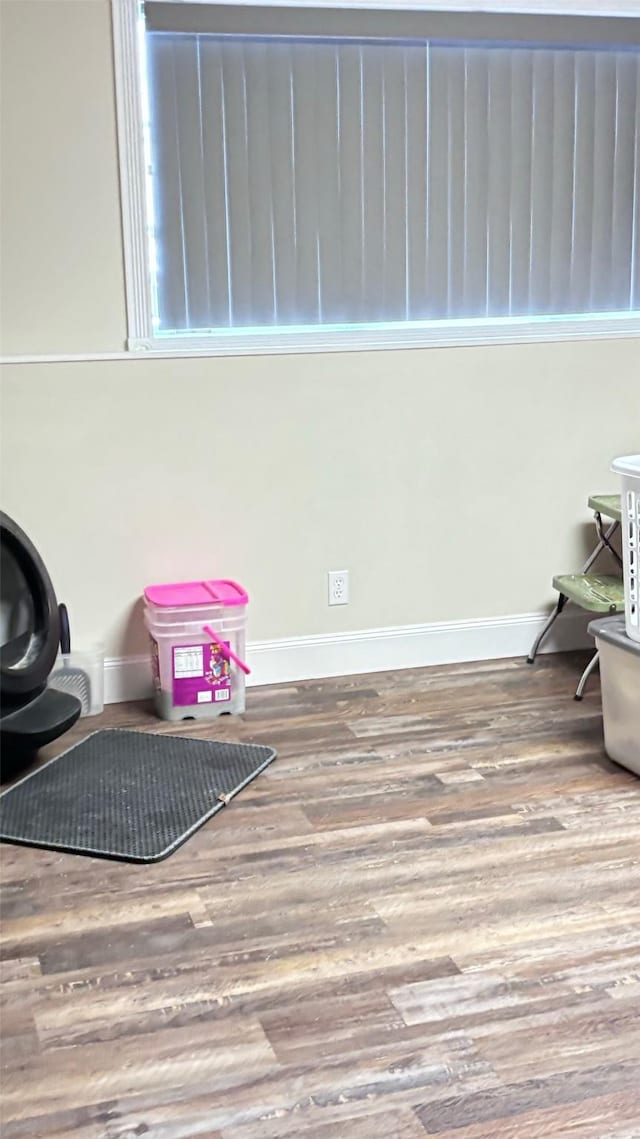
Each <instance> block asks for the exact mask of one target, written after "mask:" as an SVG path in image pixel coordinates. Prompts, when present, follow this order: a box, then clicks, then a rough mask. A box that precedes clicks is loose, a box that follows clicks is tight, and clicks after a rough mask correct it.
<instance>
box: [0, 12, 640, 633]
mask: <svg viewBox="0 0 640 1139" xmlns="http://www.w3.org/2000/svg"><path fill="white" fill-rule="evenodd" d="M0 11H1V13H2V15H3V16H4V25H5V28H4V36H3V64H4V66H3V83H4V88H5V90H4V92H3V95H4V98H3V106H4V108H5V119H6V122H5V131H4V139H3V146H2V155H1V157H2V199H3V207H4V211H3V213H4V216H3V231H2V241H3V249H4V256H3V273H4V291H3V325H4V344H3V351H4V352H5V353H9V352H11V353H45V352H46V353H56V352H83V351H93V352H96V351H117V350H119V349H121V348H122V345H123V342H124V336H125V328H124V300H123V284H122V269H121V242H120V236H119V225H118V203H117V169H116V150H115V129H114V121H113V115H114V112H113V93H112V77H111V69H110V58H109V21H108V14H109V13H108V7H107V5H106V3H104V2H103V0H44V2H42V0H2V3H1V4H0ZM71 33H73V35H71ZM71 44H72V45H74V46H70V45H71ZM34 60H35V63H34ZM91 124H95V125H96V129H95V130H94V129H92V128H91ZM639 446H640V346H639V343H638V342H637V341H631V340H628V341H623V340H617V341H616V340H611V341H606V340H602V341H594V342H582V343H575V344H571V343H566V344H531V345H523V346H508V347H506V346H505V347H495V348H482V349H479V348H477V349H474V348H466V349H439V350H430V351H406V352H395V353H388V352H377V353H345V354H341V355H339V354H327V355H303V356H284V357H275V356H271V357H246V358H240V359H228V358H227V359H211V360H204V359H192V360H153V361H141V360H132V361H124V362H122V361H115V362H108V363H96V362H93V363H90V362H82V361H79V362H74V363H67V364H62V363H61V364H46V363H39V364H29V365H17V364H12V365H8V366H5V367H4V368H3V375H2V505H3V508H4V509H5V510H7V511H8V512H9V513H10V514H12V515H13V516H15V517H16V519H17V520H18V521H19V522H20V523H21V525H23V526H24V527H25V529H27V530H28V532H29V533H30V534H31V535H32V536H33V538H34V539H35V540H36V541H37V543H38V544H39V545H40V548H41V550H42V552H43V554H44V556H45V558H46V560H47V562H48V564H49V566H50V569H51V573H52V576H53V577H54V581H55V584H56V588H57V589H58V592H59V594H60V596H61V597H62V596H64V597H65V599H66V600H68V602H69V604H70V606H71V609H72V614H73V616H74V618H75V625H76V631H77V634H78V636H79V637H80V638H82V639H85V638H86V639H90V638H95V637H101V638H102V637H104V638H106V639H107V642H108V647H109V651H110V652H111V653H113V654H119V653H121V652H123V651H129V652H133V651H136V650H139V649H140V648H141V647H142V643H143V642H142V638H141V630H140V625H139V618H138V615H137V614H135V615H134V616H133V617H132V609H133V606H134V603H135V601H136V598H137V597H138V596H139V594H140V591H141V589H142V587H143V586H144V584H146V583H147V582H149V581H152V580H161V579H166V580H170V579H172V578H178V577H182V576H198V575H201V574H224V575H230V576H234V575H235V576H237V577H238V578H239V579H240V580H241V581H243V582H244V583H246V585H247V586H248V588H249V589H250V591H251V594H252V600H253V605H252V616H251V628H250V634H251V639H253V640H256V639H265V638H277V637H285V636H294V635H297V634H306V633H316V632H331V631H340V630H350V629H359V628H369V627H379V626H387V625H398V624H411V623H418V622H428V621H437V620H448V619H456V618H469V617H490V616H501V615H507V614H516V613H522V612H530V611H531V610H534V609H537V608H539V607H540V606H541V605H542V604H543V603H544V602H545V601H546V600H547V599H548V598H549V596H550V584H549V583H550V577H551V575H552V574H553V573H554V572H556V571H558V570H566V569H572V568H574V567H575V566H577V564H578V563H579V562H580V560H581V558H582V556H583V549H584V542H585V537H586V532H585V525H584V523H585V521H586V519H587V517H588V515H587V512H586V506H585V499H586V496H587V494H588V492H589V491H592V490H602V489H615V487H616V480H615V478H614V477H613V476H612V475H611V474H609V472H608V464H609V460H610V458H611V457H612V456H613V455H615V454H619V453H623V452H628V451H631V450H638V449H639ZM345 567H346V568H348V569H349V570H350V571H351V579H352V584H351V588H352V602H351V604H350V605H349V606H348V607H346V608H344V607H341V608H335V609H330V608H328V606H327V604H326V571H327V570H328V569H331V568H340V569H341V568H345Z"/></svg>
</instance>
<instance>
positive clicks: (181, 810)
mask: <svg viewBox="0 0 640 1139" xmlns="http://www.w3.org/2000/svg"><path fill="white" fill-rule="evenodd" d="M275 757H276V752H275V751H274V750H273V748H270V747H263V746H260V745H256V744H230V743H218V742H215V741H213V740H194V739H186V738H184V737H181V736H168V735H158V734H153V733H150V732H131V731H122V730H108V731H99V732H93V733H92V735H90V736H87V738H86V739H85V740H82V742H81V743H79V744H75V746H74V747H71V748H69V750H68V751H66V752H63V753H62V755H59V756H56V757H55V759H52V760H50V761H49V763H46V764H44V765H43V766H42V767H39V768H37V770H36V771H34V772H32V773H31V774H30V775H26V776H25V777H24V778H23V779H21V780H20V781H19V782H18V783H16V784H14V786H12V787H9V788H8V789H7V790H6V791H4V792H3V793H2V795H0V839H2V840H3V841H5V842H16V843H22V844H25V845H27V846H42V847H47V848H49V849H53V850H64V851H68V852H69V853H71V854H90V855H97V856H99V857H103V858H120V859H124V860H125V861H128V862H157V861H159V860H160V859H161V858H166V857H167V855H169V854H171V853H172V852H173V851H174V850H177V848H178V847H179V846H180V845H181V844H182V843H183V842H185V841H186V839H188V838H189V836H190V835H192V834H193V833H194V831H196V830H197V829H198V827H201V826H202V825H203V823H205V822H207V820H208V819H210V818H211V817H212V816H213V815H215V814H216V812H217V811H220V810H222V808H223V807H224V806H225V804H226V803H227V802H228V801H229V799H230V798H231V797H233V795H235V794H237V792H238V791H241V790H242V788H243V787H245V786H246V785H247V783H250V782H251V780H252V779H254V778H255V777H256V775H259V773H260V772H261V771H262V770H263V769H264V768H265V767H267V765H268V764H269V763H271V761H272V760H273V759H275Z"/></svg>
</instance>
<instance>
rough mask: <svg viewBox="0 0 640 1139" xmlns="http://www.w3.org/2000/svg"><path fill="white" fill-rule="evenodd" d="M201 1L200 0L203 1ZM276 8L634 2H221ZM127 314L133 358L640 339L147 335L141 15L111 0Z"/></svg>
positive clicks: (460, 330)
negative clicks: (136, 356)
mask: <svg viewBox="0 0 640 1139" xmlns="http://www.w3.org/2000/svg"><path fill="white" fill-rule="evenodd" d="M202 2H206V0H202ZM230 2H231V3H237V4H253V5H254V6H255V5H257V4H265V5H269V6H273V5H274V2H275V3H277V4H281V5H282V6H283V7H287V6H294V5H295V6H296V7H301V6H303V5H304V3H305V2H308V3H309V5H310V6H313V7H319V6H323V7H327V8H329V7H332V8H339V7H349V8H356V7H357V8H362V9H376V8H377V9H380V8H398V7H402V8H403V9H423V10H442V11H446V10H449V11H457V12H461V11H465V12H499V13H507V12H509V13H511V14H513V13H518V14H520V13H528V14H532V13H534V14H536V15H547V14H548V15H551V14H555V15H558V14H562V15H576V16H577V15H607V16H637V14H638V7H637V5H638V2H639V0H615V2H611V3H607V2H605V0H537V2H534V0H529V2H528V3H527V2H526V0H401V2H400V0H348V2H347V0H226V3H230ZM111 6H112V25H113V49H114V65H115V85H116V112H117V130H118V153H119V165H120V193H121V209H122V233H123V244H124V268H125V287H126V311H127V349H128V351H129V352H130V353H133V354H136V355H138V356H140V355H142V356H148V355H158V356H171V357H173V356H231V355H269V354H283V353H297V352H327V351H340V352H344V351H366V350H370V349H402V348H404V349H409V348H429V347H459V346H464V345H483V344H508V343H527V342H534V341H557V340H584V339H597V338H603V337H606V338H612V337H613V338H621V337H626V338H628V337H638V336H640V313H636V312H621V313H586V314H578V315H575V316H571V315H570V316H566V315H563V316H544V317H533V318H532V317H500V318H490V319H486V318H475V319H457V320H434V321H414V322H394V323H386V324H385V323H383V324H381V323H377V324H371V325H356V326H323V325H319V326H317V327H314V328H309V327H304V328H302V327H295V326H275V327H274V328H273V329H262V328H260V329H256V330H252V329H247V328H237V329H233V328H231V329H226V328H225V329H220V330H216V331H215V332H212V333H209V334H207V335H204V336H202V335H200V336H198V335H194V334H193V333H189V332H185V333H177V334H172V335H162V336H157V335H154V330H153V304H152V295H151V287H152V286H151V274H150V265H149V240H148V220H147V219H148V216H149V215H148V210H149V208H150V190H149V179H148V175H147V162H148V156H147V154H146V152H145V138H144V131H143V124H142V117H141V108H142V98H143V91H144V84H143V81H142V75H141V71H140V66H141V50H140V49H141V37H142V36H143V35H144V21H143V18H142V15H141V8H140V0H111Z"/></svg>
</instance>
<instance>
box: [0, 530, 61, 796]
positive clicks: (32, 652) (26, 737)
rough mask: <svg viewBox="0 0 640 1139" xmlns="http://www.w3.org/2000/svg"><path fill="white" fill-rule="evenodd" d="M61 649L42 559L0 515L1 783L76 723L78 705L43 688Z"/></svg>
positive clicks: (54, 606) (55, 607)
mask: <svg viewBox="0 0 640 1139" xmlns="http://www.w3.org/2000/svg"><path fill="white" fill-rule="evenodd" d="M59 644H60V617H59V613H58V602H57V600H56V595H55V592H54V589H53V585H52V584H51V579H50V577H49V574H48V573H47V570H46V567H45V565H44V562H43V561H42V558H41V557H40V555H39V553H38V551H37V550H36V548H35V546H34V545H33V544H32V542H30V541H29V539H28V537H27V535H26V534H25V533H24V531H23V530H21V529H20V527H19V526H18V525H17V524H16V523H15V522H14V521H13V519H11V518H9V517H8V515H6V514H3V513H2V512H0V746H1V748H2V763H3V777H8V776H9V775H10V774H11V773H12V769H13V768H14V766H15V760H16V759H21V758H23V757H26V756H28V755H30V754H32V753H33V752H35V751H37V750H38V748H40V747H42V746H43V745H44V744H46V743H49V742H50V741H51V740H53V739H55V738H56V737H57V736H59V735H62V733H63V732H66V730H67V729H68V728H70V727H71V725H72V724H74V723H75V721H76V720H77V719H78V716H79V715H80V701H79V700H77V699H76V698H75V696H71V695H69V694H68V693H66V692H56V691H55V690H54V689H52V688H47V679H48V677H49V673H50V672H51V669H52V668H53V665H54V662H55V659H56V656H57V653H58V648H59Z"/></svg>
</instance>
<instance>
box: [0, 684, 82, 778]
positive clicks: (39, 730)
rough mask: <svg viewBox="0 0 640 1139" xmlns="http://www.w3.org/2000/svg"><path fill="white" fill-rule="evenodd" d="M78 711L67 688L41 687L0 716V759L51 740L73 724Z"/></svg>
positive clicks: (30, 749) (75, 700)
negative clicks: (0, 756)
mask: <svg viewBox="0 0 640 1139" xmlns="http://www.w3.org/2000/svg"><path fill="white" fill-rule="evenodd" d="M80 712H81V704H80V701H79V700H77V699H76V697H75V696H70V695H69V693H68V692H57V691H56V690H55V689H53V688H45V689H44V691H43V692H41V693H39V695H38V696H36V697H35V698H34V699H33V700H30V701H29V703H28V704H23V705H22V707H21V708H16V709H15V710H9V709H7V708H3V710H2V715H1V717H0V746H1V747H2V756H3V761H4V760H8V761H9V763H10V762H11V760H12V758H13V757H14V756H15V755H24V754H25V753H27V754H29V753H32V752H35V751H37V750H38V748H41V747H44V745H45V744H48V743H51V740H55V739H57V737H58V736H61V735H62V733H63V732H66V731H67V730H68V729H69V728H70V727H71V726H72V725H73V724H75V722H76V720H77V719H78V717H79V715H80Z"/></svg>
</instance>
